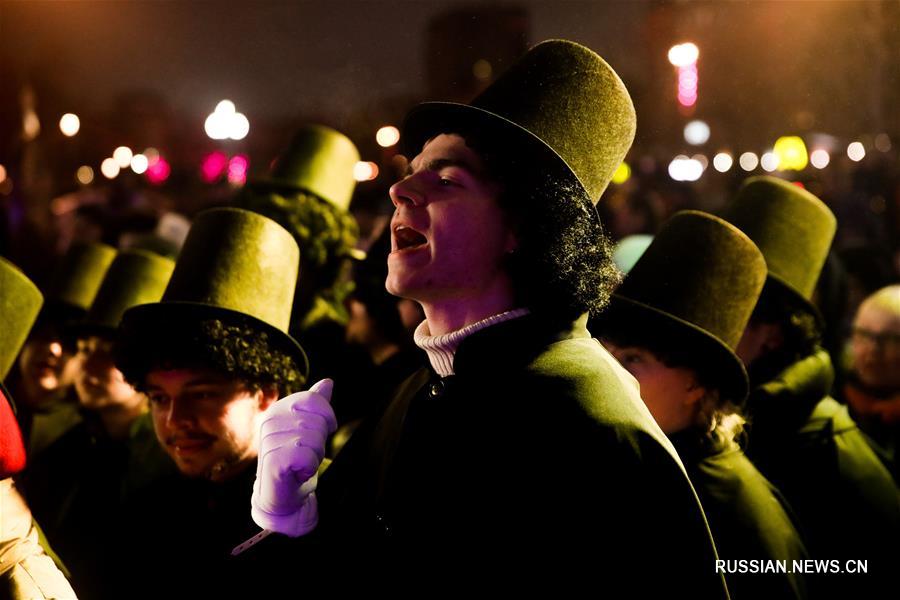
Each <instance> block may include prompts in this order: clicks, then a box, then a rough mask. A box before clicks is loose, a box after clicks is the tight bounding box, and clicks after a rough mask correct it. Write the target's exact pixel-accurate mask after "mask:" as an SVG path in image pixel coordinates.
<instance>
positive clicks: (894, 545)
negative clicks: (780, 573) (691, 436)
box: [747, 351, 900, 599]
mask: <svg viewBox="0 0 900 600" xmlns="http://www.w3.org/2000/svg"><path fill="white" fill-rule="evenodd" d="M832 381H833V370H832V367H831V361H830V359H829V358H828V355H827V353H825V352H824V351H820V352H818V353H816V354H813V355H811V356H808V357H806V358H805V359H803V360H801V361H799V362H797V363H795V364H793V365H791V366H790V367H789V368H788V369H786V370H785V371H784V372H783V373H782V374H781V375H780V376H779V377H778V378H776V379H775V380H773V381H770V382H768V383H766V384H764V385H762V386H759V387H758V388H756V389H755V390H753V392H752V393H751V396H750V400H749V405H748V406H749V410H750V418H751V423H752V425H753V426H752V429H750V436H749V440H748V444H747V455H748V457H749V458H750V459H751V460H752V461H753V462H754V463H755V464H756V466H757V467H758V468H759V470H760V471H761V472H762V473H763V475H765V476H766V477H767V478H768V479H769V480H770V481H771V482H772V483H773V484H774V485H775V486H776V487H777V488H778V489H779V490H781V492H782V493H783V494H784V496H785V498H787V501H788V503H789V504H790V505H791V507H792V508H793V509H794V512H795V514H796V515H797V518H798V521H799V525H800V528H799V529H800V532H801V534H802V535H803V537H804V541H805V542H806V548H807V550H808V551H809V554H810V557H811V558H813V559H820V560H837V561H839V562H840V564H841V566H842V567H844V566H845V561H847V560H866V561H868V563H867V566H868V574H866V575H846V574H845V575H841V574H828V575H817V576H808V577H807V582H808V584H809V589H810V597H811V598H860V599H862V598H883V597H885V594H888V595H889V596H890V595H892V594H895V593H896V591H897V590H898V589H900V587H898V584H900V579H898V577H897V565H898V564H900V558H898V557H900V555H898V544H900V496H898V491H897V487H896V486H895V485H894V482H893V480H892V479H891V475H890V473H888V471H887V469H886V468H885V467H884V465H883V464H882V463H881V462H880V461H879V459H878V457H877V456H876V455H875V453H874V452H873V451H872V449H871V447H870V446H869V444H868V443H867V441H866V439H865V437H864V436H863V434H862V432H860V430H859V428H858V427H857V426H856V424H855V423H854V422H853V420H852V419H851V418H850V416H849V414H848V413H847V408H846V407H845V406H842V405H840V404H838V403H837V402H836V401H835V400H834V399H833V398H831V397H830V396H828V390H829V389H830V387H831V383H832Z"/></svg>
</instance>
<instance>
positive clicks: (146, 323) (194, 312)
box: [122, 302, 309, 379]
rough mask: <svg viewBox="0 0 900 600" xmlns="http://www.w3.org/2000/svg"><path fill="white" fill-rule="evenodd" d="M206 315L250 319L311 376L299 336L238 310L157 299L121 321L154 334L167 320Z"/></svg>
mask: <svg viewBox="0 0 900 600" xmlns="http://www.w3.org/2000/svg"><path fill="white" fill-rule="evenodd" d="M206 319H220V320H222V321H226V322H232V323H234V322H239V323H247V324H250V325H251V326H253V327H254V328H256V329H258V330H259V331H263V332H265V333H266V334H268V335H269V337H270V339H272V340H274V341H275V343H277V344H278V345H279V347H280V348H281V349H282V350H283V351H284V352H286V353H288V354H289V355H290V356H291V357H292V358H293V359H294V362H295V363H296V365H297V368H298V369H299V370H300V374H301V375H302V376H303V378H304V379H307V378H308V377H309V359H308V358H307V357H306V352H304V350H303V348H302V347H301V346H300V343H299V342H298V341H297V340H295V339H294V338H293V337H291V336H290V335H288V334H287V333H285V332H283V331H281V330H280V329H278V328H277V327H275V326H273V325H270V324H269V323H266V322H265V321H263V320H261V319H257V318H256V317H253V316H251V315H248V314H246V313H242V312H239V311H236V310H231V309H228V308H223V307H221V306H213V305H210V304H203V303H201V302H154V303H152V304H140V305H138V306H133V307H131V308H129V309H128V310H127V311H125V314H124V315H123V316H122V324H123V325H124V324H126V323H127V325H128V327H129V328H136V329H138V330H140V331H147V327H152V331H153V332H154V335H165V334H166V331H167V329H168V328H169V327H171V325H167V324H168V323H171V322H174V323H179V322H185V321H188V322H191V321H202V320H206Z"/></svg>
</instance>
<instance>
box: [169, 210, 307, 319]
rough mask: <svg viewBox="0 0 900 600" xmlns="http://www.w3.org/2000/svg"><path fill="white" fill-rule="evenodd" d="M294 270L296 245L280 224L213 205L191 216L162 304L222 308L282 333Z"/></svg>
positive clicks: (297, 255)
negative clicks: (194, 217)
mask: <svg viewBox="0 0 900 600" xmlns="http://www.w3.org/2000/svg"><path fill="white" fill-rule="evenodd" d="M299 268H300V249H299V248H298V246H297V242H296V241H294V238H293V237H292V236H291V234H290V233H288V231H287V230H286V229H284V228H283V227H282V226H281V225H279V224H278V223H276V222H275V221H273V220H271V219H269V218H268V217H264V216H262V215H259V214H257V213H254V212H250V211H247V210H242V209H239V208H213V209H210V210H206V211H203V212H202V213H200V214H199V215H197V218H196V219H195V221H194V224H193V226H192V227H191V230H190V232H189V233H188V236H187V239H186V240H185V243H184V247H183V248H182V250H181V254H180V256H179V258H178V262H177V263H176V264H175V270H174V272H173V273H172V278H171V280H170V281H169V285H168V287H166V291H165V293H164V294H163V298H162V302H163V303H169V302H172V303H174V302H181V303H194V304H202V305H207V306H211V307H217V308H224V309H227V310H230V311H235V312H238V313H242V314H245V315H249V316H251V317H254V318H256V319H259V320H260V321H263V322H264V323H267V324H269V325H271V326H272V327H275V328H276V329H278V330H280V331H282V332H287V329H288V324H289V322H290V316H291V305H292V302H293V298H294V290H295V288H296V285H297V277H298V275H299Z"/></svg>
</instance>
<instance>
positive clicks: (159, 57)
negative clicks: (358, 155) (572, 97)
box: [0, 0, 647, 122]
mask: <svg viewBox="0 0 900 600" xmlns="http://www.w3.org/2000/svg"><path fill="white" fill-rule="evenodd" d="M471 4H472V2H471V1H468V2H462V1H460V0H441V1H439V2H435V1H432V0H421V1H415V0H408V1H396V0H395V1H378V0H357V1H346V0H329V1H324V2H320V1H316V2H278V1H259V0H257V1H245V2H200V1H190V2H188V1H179V2H162V1H158V2H151V1H144V0H130V1H119V2H113V1H105V2H100V1H95V2H83V1H77V2H76V1H60V2H44V1H29V2H8V1H0V58H2V59H3V60H4V61H6V62H7V64H9V65H11V67H12V69H13V72H14V73H17V74H19V75H20V76H21V75H23V74H29V73H34V72H37V71H40V72H42V76H43V77H45V78H49V79H50V81H51V82H52V83H53V84H54V87H55V88H56V89H58V90H59V91H60V93H61V94H63V95H64V96H65V97H67V98H68V99H69V100H70V101H71V103H72V104H73V107H72V110H73V111H76V112H77V111H78V110H85V109H87V110H99V111H102V110H105V109H108V108H109V107H110V106H111V103H112V100H113V98H114V97H115V96H116V94H117V93H118V92H121V91H124V90H131V89H151V90H156V91H159V92H161V93H163V95H164V96H165V97H166V98H167V99H168V100H169V102H170V103H171V104H172V105H173V107H174V108H175V109H176V110H178V111H179V112H181V111H184V112H185V113H187V114H196V115H198V116H202V115H205V114H206V113H208V112H209V110H210V109H211V108H212V107H213V106H215V103H216V102H217V101H218V100H219V99H221V98H225V97H227V98H231V99H232V100H234V101H235V102H236V104H237V105H238V109H239V110H242V111H244V112H245V113H246V114H247V115H248V116H250V118H251V122H252V119H253V117H254V116H265V117H280V116H285V115H293V114H296V113H299V112H303V111H306V110H309V109H310V107H321V106H327V107H329V108H328V110H329V111H333V112H332V114H333V115H334V116H335V118H337V119H340V118H341V117H343V116H344V115H345V114H347V113H349V112H351V111H352V109H353V108H354V107H355V106H359V104H360V103H361V102H366V101H367V100H376V99H378V98H383V97H388V96H397V95H408V94H417V93H418V94H420V93H422V92H423V90H424V81H425V78H424V73H423V69H424V67H423V58H422V55H421V53H422V50H423V48H424V39H425V29H426V26H427V23H428V21H429V19H430V18H432V17H433V16H434V15H436V14H438V13H440V12H442V11H445V10H447V9H448V8H450V7H452V6H461V5H471ZM517 4H518V5H520V6H525V7H527V8H528V9H529V11H530V15H531V41H532V42H534V41H538V40H541V39H545V38H549V37H567V38H569V39H574V40H576V41H581V42H583V43H585V44H587V45H589V46H591V47H593V48H594V49H595V50H597V51H598V52H600V53H601V54H602V55H603V56H604V57H606V58H607V59H608V60H609V61H610V62H611V63H612V64H613V65H614V66H615V67H616V68H617V69H618V70H619V71H620V72H621V73H622V75H623V76H624V77H625V78H626V79H627V78H628V74H629V71H638V70H639V68H638V67H637V66H636V64H635V61H634V60H632V59H631V55H630V53H629V50H628V48H629V41H630V40H631V38H633V37H634V36H635V29H636V28H637V27H639V25H640V22H641V18H640V17H641V15H642V13H643V12H644V11H646V8H647V3H646V2H644V1H641V0H633V1H628V2H601V1H587V2H585V1H581V2H571V1H562V0H555V1H550V0H547V1H539V0H530V1H524V2H518V3H517Z"/></svg>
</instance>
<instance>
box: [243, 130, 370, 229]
mask: <svg viewBox="0 0 900 600" xmlns="http://www.w3.org/2000/svg"><path fill="white" fill-rule="evenodd" d="M357 162H359V151H358V150H357V149H356V146H355V145H354V144H353V142H351V141H350V138H348V137H347V136H345V135H344V134H343V133H340V132H338V131H335V130H334V129H329V128H328V127H323V126H321V125H309V126H307V127H304V128H303V129H301V130H300V131H298V132H297V133H296V135H294V139H293V140H292V141H291V145H290V146H289V147H288V149H287V151H286V152H285V153H284V154H282V155H281V156H279V157H278V159H277V160H276V161H275V166H274V167H272V171H271V173H270V174H269V175H268V176H267V177H264V178H263V179H260V180H257V181H256V182H254V185H257V186H258V185H264V186H265V185H269V186H274V187H279V188H287V189H294V190H305V191H308V192H311V193H313V194H315V195H316V196H318V197H319V198H322V199H323V200H326V201H328V202H330V203H331V204H333V205H334V206H336V207H337V208H339V209H341V210H344V211H346V210H348V209H349V208H350V199H351V198H352V197H353V188H354V187H356V179H355V178H354V177H353V167H355V166H356V163H357Z"/></svg>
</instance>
